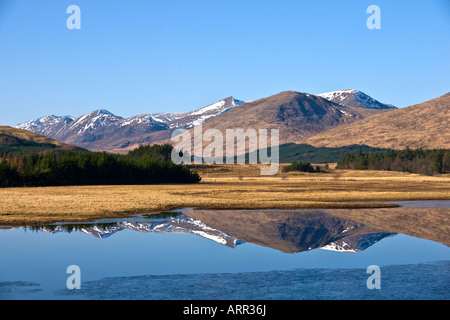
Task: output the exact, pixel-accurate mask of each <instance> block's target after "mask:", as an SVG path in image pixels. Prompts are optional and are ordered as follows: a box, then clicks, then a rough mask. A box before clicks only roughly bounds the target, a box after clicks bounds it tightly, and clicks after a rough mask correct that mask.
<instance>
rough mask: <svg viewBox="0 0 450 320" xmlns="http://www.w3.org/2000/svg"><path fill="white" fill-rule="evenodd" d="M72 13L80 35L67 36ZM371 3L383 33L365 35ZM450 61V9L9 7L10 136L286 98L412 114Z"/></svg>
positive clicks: (3, 49)
mask: <svg viewBox="0 0 450 320" xmlns="http://www.w3.org/2000/svg"><path fill="white" fill-rule="evenodd" d="M72 4H75V5H78V6H79V7H80V9H81V29H80V30H69V29H68V28H67V26H66V20H67V18H68V17H69V16H70V14H68V13H66V10H67V7H68V6H70V5H72ZM372 4H375V5H378V6H379V7H380V9H381V29H379V30H369V29H368V28H367V27H366V20H367V19H368V18H369V16H370V14H368V13H366V9H367V7H368V6H369V5H372ZM449 52H450V2H449V1H446V0H435V1H433V0H430V1H414V0H412V1H411V0H409V1H394V0H389V1H384V0H371V1H365V0H352V1H333V0H332V1H325V0H316V1H302V0H292V1H288V0H226V1H219V0H193V1H189V0H180V1H175V0H164V1H163V0H159V1H151V0H142V1H141V0H133V1H114V0H69V1H66V0H45V1H33V0H0V108H1V120H0V125H14V124H17V123H20V122H24V121H27V120H30V119H34V118H37V117H40V116H43V115H47V114H55V115H72V116H75V117H78V116H80V115H82V114H84V113H87V112H91V111H93V110H95V109H98V108H104V109H108V110H109V111H111V112H113V113H115V114H117V115H120V116H123V117H129V116H133V115H136V114H143V113H152V112H178V111H188V110H193V109H197V108H200V107H203V106H205V105H208V104H210V103H213V102H215V101H217V100H220V99H222V98H225V97H228V96H231V95H232V96H234V97H235V98H237V99H240V100H245V101H249V100H254V99H259V98H263V97H267V96H270V95H272V94H276V93H279V92H281V91H285V90H295V91H300V92H308V93H312V94H318V93H322V92H327V91H334V90H340V89H357V90H361V91H363V92H365V93H367V94H369V95H371V96H372V97H374V98H375V99H378V100H379V101H381V102H384V103H391V104H394V105H396V106H398V107H405V106H408V105H412V104H416V103H420V102H423V101H426V100H429V99H432V98H435V97H437V96H439V95H442V94H444V93H446V92H448V91H450V89H449V88H450V80H449V79H450V77H449V74H450V58H449V57H450V55H449Z"/></svg>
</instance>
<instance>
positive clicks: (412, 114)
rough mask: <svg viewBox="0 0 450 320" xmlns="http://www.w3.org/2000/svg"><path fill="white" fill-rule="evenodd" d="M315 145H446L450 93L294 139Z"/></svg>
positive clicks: (449, 133)
mask: <svg viewBox="0 0 450 320" xmlns="http://www.w3.org/2000/svg"><path fill="white" fill-rule="evenodd" d="M298 142H301V143H307V144H310V145H313V146H316V147H340V146H348V145H353V144H365V145H368V146H371V147H379V148H392V149H405V148H406V147H410V148H419V147H422V148H425V149H434V148H450V93H447V94H445V95H443V96H440V97H438V98H436V99H433V100H429V101H426V102H423V103H420V104H416V105H413V106H409V107H406V108H402V109H397V110H392V111H388V112H386V113H382V114H378V115H374V116H372V117H368V118H366V119H363V120H361V121H358V122H356V123H352V124H349V125H345V126H341V127H339V128H334V129H331V130H329V131H326V132H324V133H320V134H317V135H315V136H313V137H311V138H308V139H304V140H298Z"/></svg>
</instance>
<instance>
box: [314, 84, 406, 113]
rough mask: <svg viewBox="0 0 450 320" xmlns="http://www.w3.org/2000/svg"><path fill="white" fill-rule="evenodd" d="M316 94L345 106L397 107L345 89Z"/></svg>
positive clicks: (362, 93)
mask: <svg viewBox="0 0 450 320" xmlns="http://www.w3.org/2000/svg"><path fill="white" fill-rule="evenodd" d="M317 96H319V97H322V98H325V99H327V100H330V101H332V102H334V103H337V104H340V105H343V106H346V107H359V108H367V109H397V107H395V106H393V105H391V104H385V103H381V102H379V101H377V100H375V99H374V98H372V97H370V96H369V95H367V94H365V93H364V92H361V91H358V90H353V89H347V90H339V91H332V92H326V93H321V94H318V95H317Z"/></svg>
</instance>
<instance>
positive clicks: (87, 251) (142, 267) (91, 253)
mask: <svg viewBox="0 0 450 320" xmlns="http://www.w3.org/2000/svg"><path fill="white" fill-rule="evenodd" d="M401 205H403V206H404V207H405V208H417V207H421V208H436V206H437V207H439V208H447V207H446V206H445V205H448V202H447V203H436V202H434V203H430V202H429V203H424V202H421V203H411V202H409V203H403V204H401ZM199 217H201V218H202V219H199ZM0 243H1V247H0V298H1V299H283V300H284V299H295V300H299V299H449V298H450V294H449V288H450V277H449V271H450V250H449V248H448V247H447V246H446V245H444V244H441V243H437V242H434V241H431V240H427V239H421V238H417V237H412V236H409V235H405V234H399V233H393V232H387V231H385V230H380V229H377V228H374V227H372V226H369V225H364V224H362V223H360V222H355V221H352V220H350V219H343V218H339V217H336V216H333V215H330V214H328V213H325V212H322V211H321V210H319V209H312V210H306V209H303V210H284V211H280V210H246V211H242V210H241V211H230V210H226V211H217V210H216V211H205V210H203V211H202V210H189V209H186V210H182V211H174V212H170V213H164V214H160V215H149V216H135V217H132V218H124V219H104V220H99V221H95V222H92V223H83V224H79V223H77V224H53V225H47V226H40V227H33V228H31V227H28V228H25V227H21V228H11V229H4V230H0ZM69 265H78V266H79V267H80V270H81V289H80V290H76V289H74V290H69V289H68V288H67V286H66V280H67V278H68V277H69V276H70V275H69V274H67V273H66V269H67V267H68V266H69ZM370 265H378V266H379V267H380V270H381V278H380V279H381V289H379V290H377V289H372V290H370V289H368V288H367V285H366V281H367V279H368V277H369V276H370V274H368V273H367V272H366V270H367V267H368V266H370Z"/></svg>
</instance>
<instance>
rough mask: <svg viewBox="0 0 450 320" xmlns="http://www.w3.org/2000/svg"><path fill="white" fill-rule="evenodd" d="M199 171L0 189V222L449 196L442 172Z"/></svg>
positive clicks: (368, 204) (373, 204)
mask: <svg viewBox="0 0 450 320" xmlns="http://www.w3.org/2000/svg"><path fill="white" fill-rule="evenodd" d="M196 169H197V168H196ZM199 171H200V172H199V174H200V175H201V176H202V182H200V183H197V184H159V185H107V186H67V187H27V188H2V189H0V199H2V200H1V201H0V226H24V225H31V224H33V225H36V224H49V223H54V222H69V221H71V222H89V221H93V220H98V219H103V218H121V217H126V216H131V215H135V214H144V213H152V212H161V211H169V210H174V209H178V208H186V207H190V208H198V209H205V210H206V209H233V210H243V209H307V208H310V209H317V208H320V209H349V208H353V209H367V208H389V207H390V208H392V207H394V206H396V205H394V204H392V202H395V201H419V200H450V179H449V176H448V175H447V176H421V175H416V174H408V173H400V172H380V171H351V170H334V171H332V172H330V173H312V174H308V173H298V172H291V173H282V174H279V175H276V176H269V177H267V176H265V177H262V176H260V175H259V167H258V166H255V165H249V166H245V165H238V166H236V165H234V166H233V165H230V166H226V165H221V166H220V165H216V166H208V167H204V168H199Z"/></svg>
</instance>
